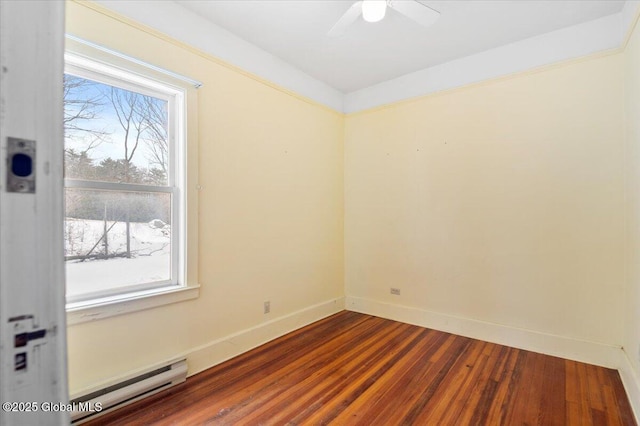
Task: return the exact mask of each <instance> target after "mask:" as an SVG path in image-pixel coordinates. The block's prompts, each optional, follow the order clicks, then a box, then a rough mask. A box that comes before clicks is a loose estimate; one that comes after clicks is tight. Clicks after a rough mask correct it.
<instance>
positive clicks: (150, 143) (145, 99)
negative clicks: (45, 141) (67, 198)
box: [64, 74, 169, 186]
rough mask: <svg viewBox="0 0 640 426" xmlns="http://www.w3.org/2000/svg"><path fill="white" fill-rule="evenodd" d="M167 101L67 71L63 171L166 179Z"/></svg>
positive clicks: (77, 175) (143, 180)
mask: <svg viewBox="0 0 640 426" xmlns="http://www.w3.org/2000/svg"><path fill="white" fill-rule="evenodd" d="M167 122H168V103H167V101H165V100H163V99H158V98H154V97H152V96H146V95H143V94H141V93H137V92H133V91H129V90H125V89H121V88H118V87H114V86H110V85H108V84H103V83H99V82H96V81H92V80H88V79H85V78H82V77H77V76H74V75H71V74H65V76H64V130H65V177H67V178H71V179H85V180H99V181H104V182H127V183H137V184H149V185H163V186H164V185H167V184H168V180H167V176H168V172H169V143H168V141H169V139H168V133H167V129H168V127H167Z"/></svg>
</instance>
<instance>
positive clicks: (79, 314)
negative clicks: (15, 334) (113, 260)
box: [65, 36, 202, 325]
mask: <svg viewBox="0 0 640 426" xmlns="http://www.w3.org/2000/svg"><path fill="white" fill-rule="evenodd" d="M66 42H67V52H66V53H65V62H66V70H65V72H70V73H72V74H80V76H81V77H86V78H90V79H93V80H97V81H100V82H104V83H107V84H110V85H114V86H117V87H122V88H124V89H127V90H133V91H136V92H139V93H143V94H147V95H150V96H154V97H160V98H163V99H167V95H164V96H162V93H170V96H169V97H171V96H174V97H175V98H174V99H175V101H174V102H169V107H170V108H172V107H173V108H176V109H175V110H173V111H171V112H170V117H172V116H173V117H177V118H178V117H179V118H178V119H177V120H176V122H173V123H171V124H170V126H173V128H174V132H172V133H173V136H175V134H176V133H178V132H179V134H180V135H182V137H183V138H184V139H185V140H184V143H176V141H175V140H172V141H171V145H172V146H173V149H174V153H173V154H172V155H171V156H170V161H177V162H176V163H174V164H170V167H172V168H173V169H174V170H175V171H174V172H173V173H171V177H169V179H170V180H169V182H168V184H169V186H167V187H159V186H152V185H138V184H114V183H109V182H97V181H84V180H79V179H67V180H65V187H66V188H73V187H76V188H86V189H107V190H109V189H111V190H113V189H118V190H123V189H125V186H126V190H128V191H142V192H164V193H167V192H169V193H172V194H173V197H174V200H176V201H177V202H176V203H175V204H176V207H175V208H173V207H172V215H174V214H176V212H177V214H178V215H179V216H178V217H179V219H178V224H179V226H178V227H176V228H177V229H176V231H177V232H173V229H172V242H171V243H172V246H173V247H176V248H177V249H178V250H179V255H178V256H176V257H173V256H172V257H173V259H172V262H173V263H172V280H171V282H170V283H168V285H162V286H160V285H157V286H154V288H145V286H144V285H143V286H141V287H138V288H135V287H128V289H129V291H127V292H123V293H119V294H110V295H104V296H99V295H98V296H96V297H94V298H92V299H87V300H70V301H69V302H68V303H67V322H68V324H69V325H72V324H78V323H82V322H86V321H93V320H98V319H102V318H108V317H111V316H114V315H120V314H124V313H128V312H135V311H139V310H144V309H149V308H154V307H157V306H162V305H166V304H170V303H176V302H181V301H185V300H190V299H194V298H197V297H199V289H200V285H199V284H198V283H197V280H194V279H193V277H194V276H195V273H196V272H197V271H194V269H197V265H196V268H194V267H193V265H194V262H193V261H190V260H189V259H188V258H187V251H188V248H191V254H194V255H196V256H197V229H196V231H195V232H194V230H193V229H192V230H188V229H187V222H188V221H189V218H190V217H191V221H193V219H194V217H195V216H194V214H193V213H189V212H188V211H187V203H188V202H189V199H191V202H189V207H190V209H195V211H197V204H196V203H197V201H195V200H194V199H195V198H196V197H197V195H196V194H195V188H196V187H198V185H197V183H190V182H193V181H195V179H197V169H195V173H194V170H189V169H187V160H188V156H191V158H192V160H193V156H192V154H189V153H188V152H187V145H190V146H191V147H197V143H195V141H188V140H187V139H186V138H187V134H188V136H191V137H193V133H194V131H193V128H194V127H195V128H196V129H197V127H196V126H194V125H195V124H196V120H195V117H190V119H191V123H189V124H187V116H186V105H187V103H188V104H189V105H190V106H193V105H194V104H196V102H193V101H194V99H189V98H188V97H189V96H191V97H194V96H195V95H194V94H193V92H194V90H193V88H194V87H195V88H198V87H200V86H201V85H202V84H201V83H199V82H195V80H191V79H188V78H184V77H182V76H180V75H178V74H175V73H171V72H170V71H166V70H162V69H161V68H158V67H155V66H153V65H148V66H146V67H145V65H146V64H145V63H144V62H142V61H139V60H135V59H133V58H131V57H128V56H126V55H123V54H120V53H118V52H113V51H110V50H109V49H106V48H104V47H101V46H97V45H94V44H92V43H89V42H85V41H82V40H80V39H78V38H76V37H73V36H67V40H66ZM74 70H75V71H78V70H79V71H80V72H74ZM105 74H106V75H105ZM123 77H124V80H125V81H123ZM194 82H195V84H194ZM141 86H142V87H141ZM146 88H149V90H147V89H146ZM189 88H191V89H189ZM167 89H169V90H167ZM156 90H159V92H160V93H157V92H156ZM188 92H191V93H192V94H191V95H188ZM190 112H193V113H194V114H193V115H194V116H195V111H190ZM196 135H197V133H196ZM173 136H170V137H173ZM196 149H197V148H196ZM191 163H194V162H193V161H191ZM191 169H194V168H193V167H191ZM188 174H189V176H188ZM194 175H195V176H194ZM173 179H175V181H174V180H173ZM189 183H190V186H191V187H192V188H189V187H187V184H189ZM177 188H179V190H178V191H177ZM176 192H178V193H176ZM172 221H173V218H172ZM191 225H192V226H191V228H197V224H193V223H192V224H191ZM187 238H190V239H191V241H187ZM194 240H195V241H194ZM174 244H175V245H174ZM189 264H191V265H192V266H189ZM189 272H190V273H191V276H189ZM155 284H158V283H155Z"/></svg>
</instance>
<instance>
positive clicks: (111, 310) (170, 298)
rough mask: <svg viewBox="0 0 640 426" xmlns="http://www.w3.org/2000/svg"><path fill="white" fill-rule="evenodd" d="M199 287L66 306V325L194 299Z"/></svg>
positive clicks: (133, 294)
mask: <svg viewBox="0 0 640 426" xmlns="http://www.w3.org/2000/svg"><path fill="white" fill-rule="evenodd" d="M199 295H200V285H191V286H187V287H179V288H171V289H154V290H145V291H138V292H135V293H130V294H127V295H122V296H116V297H108V298H102V299H96V300H90V301H86V302H76V303H68V304H67V325H74V324H81V323H83V322H89V321H96V320H100V319H104V318H109V317H112V316H116V315H122V314H127V313H130V312H137V311H142V310H145V309H151V308H155V307H158V306H163V305H168V304H171V303H177V302H183V301H185V300H191V299H196V298H197V297H198V296H199Z"/></svg>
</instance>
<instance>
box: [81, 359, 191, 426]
mask: <svg viewBox="0 0 640 426" xmlns="http://www.w3.org/2000/svg"><path fill="white" fill-rule="evenodd" d="M186 378H187V361H186V360H185V359H181V360H177V361H172V362H170V363H168V364H167V365H165V366H163V367H159V368H155V369H153V370H152V371H148V372H146V373H142V374H140V375H137V376H135V377H132V378H130V379H127V380H124V381H122V382H119V383H116V384H113V385H109V386H106V387H104V388H102V389H99V390H96V391H93V392H90V393H87V394H85V395H82V396H79V397H76V398H74V399H72V400H71V404H72V406H73V408H74V409H75V410H74V411H72V412H71V423H72V424H74V425H77V424H81V423H84V422H86V421H88V420H90V419H94V418H96V417H98V416H100V415H103V414H106V413H108V412H110V411H113V410H116V409H118V408H121V407H124V406H125V405H128V404H131V403H133V402H135V401H138V400H140V399H142V398H146V397H147V396H150V395H153V394H154V393H157V392H160V391H162V390H165V389H167V388H170V387H171V386H175V385H177V384H179V383H182V382H184V381H185V380H186Z"/></svg>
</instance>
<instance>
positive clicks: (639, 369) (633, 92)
mask: <svg viewBox="0 0 640 426" xmlns="http://www.w3.org/2000/svg"><path fill="white" fill-rule="evenodd" d="M625 84H626V85H625V100H626V146H627V152H626V155H625V157H626V171H627V179H626V203H627V204H626V207H627V208H626V214H627V216H626V219H627V222H626V226H627V227H626V230H625V234H626V236H627V239H626V249H627V250H626V271H627V276H626V284H627V288H626V291H627V293H626V295H625V301H626V306H625V313H626V316H625V334H624V341H623V346H624V349H625V352H626V353H627V356H628V358H629V360H630V361H631V365H632V367H633V368H634V370H635V375H636V380H639V381H638V382H637V384H636V386H638V389H640V25H638V24H637V23H636V27H635V31H634V32H633V35H632V37H631V39H630V41H629V43H628V44H627V47H626V50H625ZM639 404H640V403H639ZM638 406H640V405H638ZM638 414H639V415H640V413H638Z"/></svg>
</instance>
